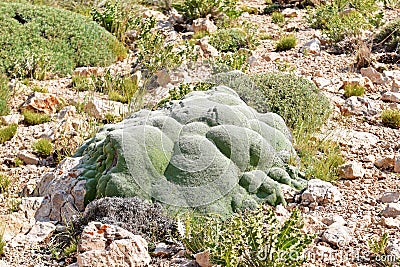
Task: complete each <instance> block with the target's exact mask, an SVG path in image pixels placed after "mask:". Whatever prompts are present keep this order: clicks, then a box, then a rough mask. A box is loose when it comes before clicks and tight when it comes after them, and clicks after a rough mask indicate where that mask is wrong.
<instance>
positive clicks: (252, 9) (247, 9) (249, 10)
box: [240, 5, 258, 15]
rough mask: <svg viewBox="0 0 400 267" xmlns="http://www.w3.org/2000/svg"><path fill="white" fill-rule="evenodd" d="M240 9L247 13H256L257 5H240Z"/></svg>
mask: <svg viewBox="0 0 400 267" xmlns="http://www.w3.org/2000/svg"><path fill="white" fill-rule="evenodd" d="M240 9H241V10H242V11H243V12H247V13H249V14H254V15H257V14H258V8H257V7H252V6H247V5H241V6H240Z"/></svg>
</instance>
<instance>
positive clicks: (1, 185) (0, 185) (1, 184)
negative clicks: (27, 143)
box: [0, 173, 11, 254]
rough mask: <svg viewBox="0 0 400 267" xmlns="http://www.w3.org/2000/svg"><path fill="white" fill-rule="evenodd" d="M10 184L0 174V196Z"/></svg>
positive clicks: (4, 176)
mask: <svg viewBox="0 0 400 267" xmlns="http://www.w3.org/2000/svg"><path fill="white" fill-rule="evenodd" d="M10 184H11V179H10V177H9V176H8V175H5V174H1V173H0V194H3V193H4V192H6V190H7V188H8V187H9V186H10ZM0 254H1V253H0Z"/></svg>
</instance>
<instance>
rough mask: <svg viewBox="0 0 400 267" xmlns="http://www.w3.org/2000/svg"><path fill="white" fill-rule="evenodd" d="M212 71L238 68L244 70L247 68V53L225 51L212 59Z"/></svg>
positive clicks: (218, 71)
mask: <svg viewBox="0 0 400 267" xmlns="http://www.w3.org/2000/svg"><path fill="white" fill-rule="evenodd" d="M212 68H213V73H220V72H226V71H230V70H240V71H242V72H246V71H247V70H248V69H249V63H248V55H247V54H246V53H238V52H235V53H226V54H224V55H222V56H219V57H217V58H214V59H213V64H212Z"/></svg>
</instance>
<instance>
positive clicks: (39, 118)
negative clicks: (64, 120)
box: [22, 109, 51, 125]
mask: <svg viewBox="0 0 400 267" xmlns="http://www.w3.org/2000/svg"><path fill="white" fill-rule="evenodd" d="M22 115H23V116H24V122H25V123H26V124H27V125H38V124H42V123H46V122H49V121H50V120H51V118H50V116H49V115H47V114H42V113H38V112H35V111H30V110H28V109H24V110H23V111H22Z"/></svg>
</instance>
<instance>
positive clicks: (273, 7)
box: [264, 2, 281, 15]
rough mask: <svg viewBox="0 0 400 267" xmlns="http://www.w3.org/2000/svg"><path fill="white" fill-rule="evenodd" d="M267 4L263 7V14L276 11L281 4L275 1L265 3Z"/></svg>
mask: <svg viewBox="0 0 400 267" xmlns="http://www.w3.org/2000/svg"><path fill="white" fill-rule="evenodd" d="M266 4H267V6H266V7H265V8H264V14H266V15H271V14H272V13H273V12H276V11H278V10H279V9H280V8H281V6H280V5H279V4H277V3H272V2H271V3H266Z"/></svg>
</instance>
